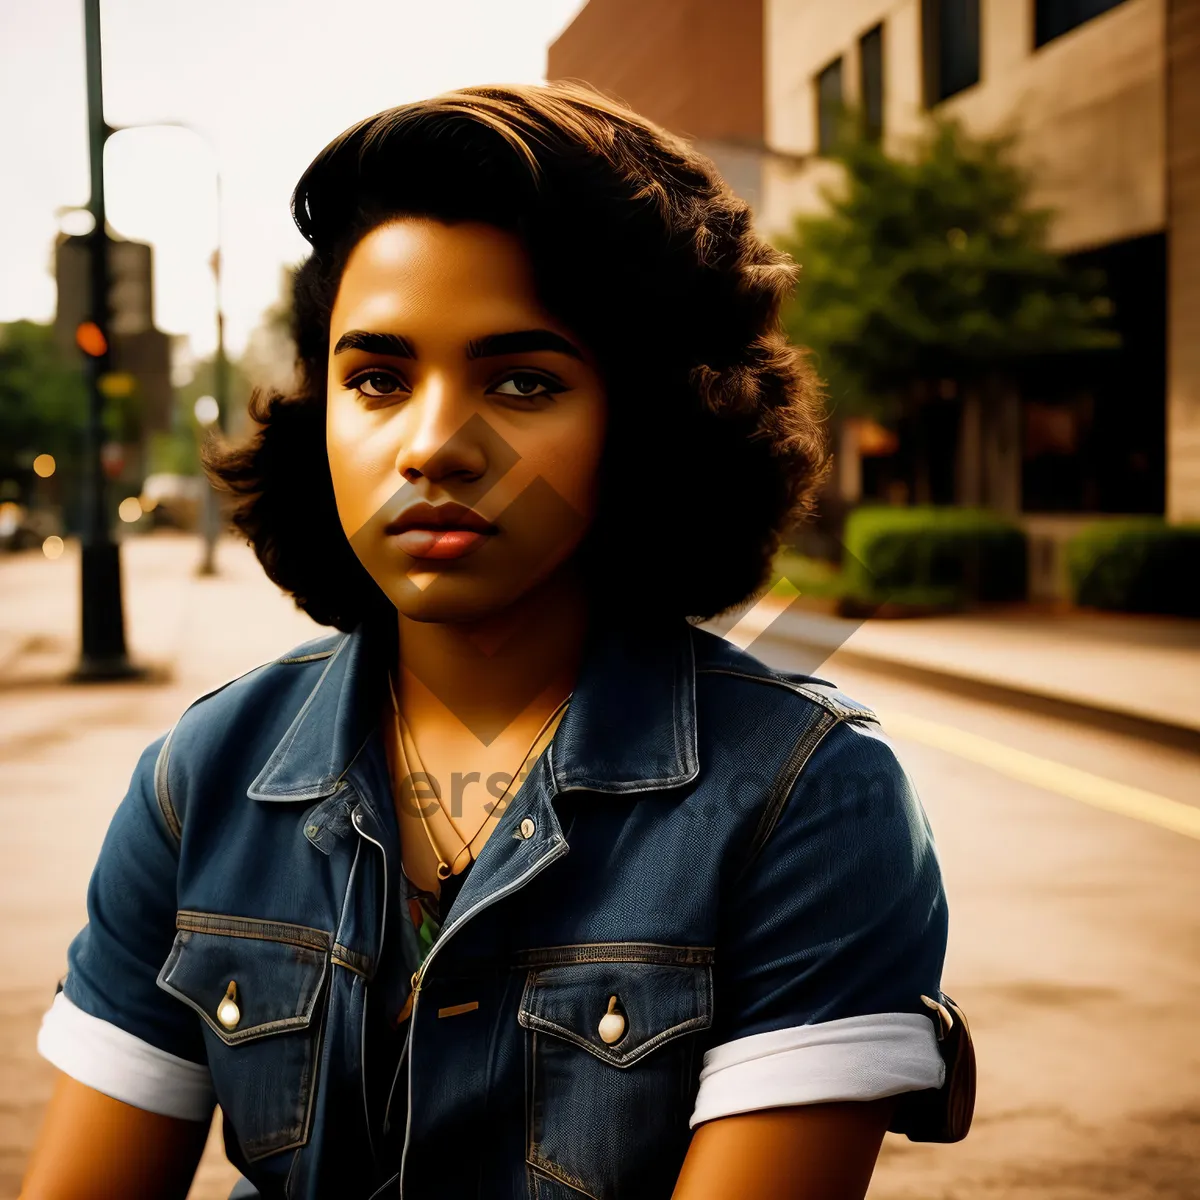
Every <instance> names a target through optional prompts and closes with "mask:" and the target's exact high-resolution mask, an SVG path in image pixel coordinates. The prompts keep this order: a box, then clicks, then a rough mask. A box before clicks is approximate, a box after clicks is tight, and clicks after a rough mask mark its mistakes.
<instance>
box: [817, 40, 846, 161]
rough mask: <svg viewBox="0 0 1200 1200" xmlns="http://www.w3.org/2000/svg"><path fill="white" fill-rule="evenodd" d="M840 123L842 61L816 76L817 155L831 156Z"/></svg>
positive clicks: (833, 63)
mask: <svg viewBox="0 0 1200 1200" xmlns="http://www.w3.org/2000/svg"><path fill="white" fill-rule="evenodd" d="M841 123H842V60H841V58H840V57H838V58H835V59H834V60H833V62H831V63H830V64H829V66H827V67H826V68H825V69H824V70H823V71H821V72H820V73H819V74H818V75H817V153H818V154H832V153H833V151H834V148H835V147H836V145H837V140H838V132H839V130H840V127H841Z"/></svg>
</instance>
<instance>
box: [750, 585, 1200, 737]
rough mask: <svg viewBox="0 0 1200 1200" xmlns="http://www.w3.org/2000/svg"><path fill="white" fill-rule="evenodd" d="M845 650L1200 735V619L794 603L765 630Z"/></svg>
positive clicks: (821, 657) (879, 664)
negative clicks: (832, 612)
mask: <svg viewBox="0 0 1200 1200" xmlns="http://www.w3.org/2000/svg"><path fill="white" fill-rule="evenodd" d="M764 636H765V637H767V638H778V637H784V638H787V639H788V640H789V641H790V642H792V643H793V644H795V643H799V644H801V645H803V646H806V647H807V648H809V649H810V651H811V652H812V655H813V664H812V671H813V673H814V674H817V675H820V674H821V672H822V670H832V669H833V668H826V667H824V665H823V664H824V662H825V660H826V659H828V658H829V657H830V656H831V655H833V654H835V653H836V654H837V657H838V659H839V660H841V661H843V662H846V663H848V664H849V663H854V664H856V665H861V666H864V667H868V668H876V669H886V670H889V671H891V672H893V673H901V674H906V675H909V676H910V677H912V678H913V679H914V680H917V681H924V682H928V683H932V684H934V685H942V686H957V687H959V688H963V687H967V688H971V687H974V688H976V689H979V690H981V691H986V692H990V693H992V694H993V695H997V696H998V697H1001V698H1005V699H1008V700H1011V701H1015V702H1022V700H1025V701H1028V702H1031V703H1032V702H1042V703H1049V704H1051V705H1053V706H1058V707H1060V708H1061V709H1062V710H1064V711H1066V712H1074V713H1075V714H1076V715H1082V716H1084V717H1085V718H1086V716H1087V715H1088V714H1091V715H1094V716H1097V717H1105V716H1107V717H1111V718H1115V719H1117V720H1124V721H1126V722H1128V723H1130V724H1135V725H1143V726H1145V728H1146V731H1147V732H1150V733H1153V732H1154V730H1155V729H1157V730H1158V731H1160V732H1161V734H1162V735H1163V736H1167V737H1170V736H1171V734H1172V733H1175V734H1177V735H1179V736H1180V737H1182V738H1184V739H1186V740H1190V739H1191V738H1192V736H1193V735H1195V736H1196V737H1197V738H1200V622H1197V621H1187V620H1183V619H1176V618H1168V617H1162V618H1154V617H1141V616H1130V615H1124V614H1111V615H1110V614H1098V613H1097V614H1090V613H1089V614H1071V615H1065V616H1049V615H1045V614H1041V613H1020V612H1005V613H996V614H963V615H954V616H946V617H922V618H914V619H910V620H868V621H854V620H849V619H844V618H839V617H831V616H825V615H823V614H818V613H812V612H807V611H803V610H799V609H789V610H787V611H786V612H784V613H783V614H782V615H781V616H780V617H779V618H778V619H777V620H776V621H775V622H774V623H773V624H772V625H771V626H770V628H769V629H768V630H767V631H766V632H765V634H764Z"/></svg>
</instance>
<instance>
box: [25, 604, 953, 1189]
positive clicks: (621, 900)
mask: <svg viewBox="0 0 1200 1200" xmlns="http://www.w3.org/2000/svg"><path fill="white" fill-rule="evenodd" d="M385 665H386V656H385V655H384V654H382V653H381V652H380V648H379V643H378V642H377V640H375V639H373V637H372V636H371V635H370V634H369V633H368V632H367V631H366V630H364V629H359V630H357V631H356V632H354V633H352V634H348V635H345V634H333V635H330V636H327V637H324V638H321V639H318V640H317V641H315V642H311V643H308V644H306V645H304V646H301V647H299V648H298V649H296V650H294V651H293V652H291V653H289V654H286V655H284V656H283V657H282V658H279V659H277V660H276V661H274V662H271V663H268V664H266V665H264V666H261V667H259V668H257V669H256V670H253V671H251V672H250V673H249V674H247V675H244V676H242V677H241V678H239V679H236V680H234V681H232V682H231V683H228V684H226V685H224V686H223V687H221V688H219V689H218V690H217V691H215V692H213V693H210V694H208V695H207V696H204V697H202V698H201V699H199V700H198V701H196V702H195V703H194V704H193V705H192V706H191V707H190V708H189V709H188V710H187V711H186V712H185V714H184V715H183V716H182V717H181V719H180V720H179V721H178V723H177V724H176V725H175V727H174V728H173V729H172V730H171V732H170V733H169V734H168V735H165V736H164V737H161V738H159V739H157V740H156V741H155V742H154V743H153V744H152V745H150V746H149V747H148V748H147V749H146V751H145V752H144V754H143V755H142V757H141V759H140V761H139V762H138V764H137V767H136V769H135V771H134V774H133V778H132V782H131V784H130V788H129V791H128V794H127V795H126V797H125V799H124V801H123V802H122V803H121V805H120V807H119V809H118V811H117V813H116V815H115V817H114V819H113V821H112V824H111V827H110V829H109V832H108V835H107V838H106V840H105V842H104V846H103V849H102V851H101V854H100V858H99V861H98V863H97V865H96V868H95V871H94V874H93V877H92V880H91V884H90V888H89V894H88V916H89V921H88V924H87V926H86V927H85V928H84V929H83V931H82V932H81V933H80V934H79V935H78V937H77V938H76V939H75V940H74V942H73V943H72V944H71V947H70V950H69V956H68V974H67V977H66V981H65V988H64V994H65V996H66V998H67V1000H68V1001H69V1002H70V1005H71V1006H73V1007H74V1009H76V1010H79V1011H80V1012H81V1013H83V1014H85V1017H84V1018H83V1019H85V1020H87V1021H90V1022H95V1024H94V1025H92V1026H89V1027H90V1028H94V1029H96V1030H99V1031H101V1032H103V1031H104V1030H112V1031H115V1032H114V1033H113V1036H114V1037H118V1038H128V1039H130V1040H129V1045H130V1046H131V1047H137V1048H140V1049H139V1053H144V1054H147V1055H151V1056H159V1057H160V1058H161V1060H162V1061H163V1062H164V1063H170V1062H179V1063H182V1064H183V1065H184V1066H185V1067H187V1066H191V1067H192V1069H193V1070H197V1071H200V1070H202V1069H203V1068H207V1072H208V1076H209V1077H210V1078H211V1086H212V1090H213V1091H214V1092H215V1098H216V1101H217V1103H219V1104H220V1106H221V1108H222V1110H223V1113H224V1117H225V1122H226V1125H225V1132H226V1145H227V1152H228V1154H229V1156H230V1158H231V1160H232V1161H233V1162H234V1163H235V1164H236V1165H237V1166H238V1167H239V1169H240V1170H241V1171H242V1172H243V1174H244V1175H245V1176H246V1177H247V1178H248V1179H250V1180H251V1181H253V1183H254V1184H255V1186H256V1187H258V1189H259V1190H260V1192H261V1193H262V1194H263V1195H264V1196H286V1197H290V1198H295V1200H299V1198H301V1197H306V1198H311V1197H317V1196H335V1197H367V1196H370V1195H373V1194H375V1193H376V1191H377V1190H378V1194H380V1195H396V1194H397V1190H398V1188H397V1181H396V1179H395V1175H396V1173H397V1171H398V1172H399V1175H400V1180H399V1184H400V1186H401V1187H402V1194H403V1195H404V1196H406V1197H411V1198H420V1197H424V1196H427V1195H428V1196H437V1197H438V1198H439V1200H452V1198H454V1197H468V1196H470V1197H484V1198H487V1200H493V1198H494V1200H501V1198H503V1200H517V1198H518V1197H519V1198H522V1200H528V1198H529V1197H540V1198H542V1200H551V1198H553V1200H571V1198H574V1200H578V1198H579V1197H580V1196H588V1197H593V1198H594V1200H613V1198H615V1197H625V1196H637V1197H653V1196H662V1197H667V1196H669V1195H670V1193H671V1190H672V1187H673V1185H674V1182H675V1179H676V1177H677V1175H678V1172H679V1169H680V1166H681V1164H682V1161H683V1158H684V1155H685V1153H686V1150H687V1147H688V1142H689V1140H690V1137H691V1136H692V1132H693V1127H694V1126H695V1125H696V1124H698V1123H699V1122H701V1121H703V1120H708V1119H712V1118H714V1117H719V1116H722V1115H726V1114H728V1113H731V1112H738V1111H746V1110H749V1109H754V1108H763V1107H771V1106H774V1105H779V1104H796V1103H811V1102H818V1101H822V1100H831V1099H869V1098H873V1097H875V1096H882V1095H901V1097H902V1101H904V1100H908V1099H912V1100H914V1101H915V1100H917V1099H920V1098H921V1096H925V1097H926V1098H928V1097H929V1096H933V1097H934V1098H935V1100H937V1098H938V1097H939V1096H940V1095H941V1094H942V1093H945V1091H946V1086H945V1082H944V1081H945V1079H946V1072H945V1068H944V1065H943V1061H942V1057H941V1056H940V1053H939V1041H938V1039H939V1038H940V1037H941V1034H942V1030H941V1028H940V1027H939V1024H938V1022H939V1016H938V1012H937V1009H938V1007H939V1006H940V1002H941V1001H942V1000H943V999H945V998H944V997H943V996H942V994H941V992H940V991H939V987H940V973H941V967H942V959H943V954H944V950H945V941H946V904H945V897H944V893H943V890H942V882H941V875H940V871H939V866H938V861H937V855H936V852H935V850H934V846H933V841H932V836H931V834H930V830H929V825H928V822H927V820H926V818H925V815H924V813H923V811H922V809H921V806H920V802H919V800H918V799H917V797H916V794H915V792H914V790H913V788H912V785H911V783H910V781H909V779H908V777H907V776H906V774H905V773H904V771H903V769H902V768H901V767H900V765H899V764H898V762H897V760H896V757H895V754H894V752H893V750H892V748H891V746H890V744H889V743H888V741H887V739H886V737H885V736H884V735H883V734H882V733H881V731H880V729H879V727H878V724H877V722H876V720H875V717H874V716H873V714H872V713H871V712H870V711H869V710H868V709H866V708H864V707H863V706H862V705H860V704H857V703H855V702H853V701H852V700H849V699H848V698H847V697H845V696H844V695H842V694H841V693H840V692H838V691H837V690H835V689H834V688H833V687H832V686H831V685H829V684H825V683H823V682H821V681H818V680H813V679H811V678H809V677H806V676H801V675H795V674H789V673H787V672H783V671H779V670H776V669H773V668H771V667H769V666H767V665H765V664H764V663H762V662H760V661H759V660H758V659H756V658H755V657H753V656H752V655H750V654H748V653H745V652H743V651H741V650H738V649H737V648H735V647H734V646H733V645H731V644H730V643H729V642H727V641H725V640H724V639H723V638H721V637H718V636H716V635H714V634H711V633H708V632H706V631H704V630H701V629H699V628H696V627H694V626H692V625H690V624H688V623H686V622H683V621H680V622H679V623H678V624H673V623H663V624H656V625H654V626H653V627H651V628H643V629H632V628H623V627H617V626H615V625H614V626H613V627H612V628H611V629H610V630H608V631H607V632H605V633H604V634H603V636H601V637H598V638H597V639H596V640H595V641H594V643H592V644H591V648H590V649H589V651H588V653H587V655H586V657H585V660H584V663H583V666H582V669H581V672H580V675H579V678H578V680H577V683H576V687H575V690H574V694H573V697H572V700H571V703H570V706H569V708H568V710H567V713H566V716H565V718H564V719H563V722H562V724H561V726H560V727H559V729H558V732H557V734H556V735H555V737H554V740H553V742H552V743H551V745H550V746H549V748H548V750H547V751H546V752H544V753H543V754H542V756H541V757H540V758H539V759H538V761H537V763H536V765H535V766H534V768H533V770H532V772H531V774H530V775H529V776H528V778H527V780H526V782H525V784H524V786H523V787H522V788H521V789H520V791H519V792H518V793H517V795H516V797H515V799H514V801H513V802H512V804H511V805H510V806H509V807H508V808H507V810H506V811H505V812H504V814H503V816H502V817H501V819H500V821H499V823H498V825H497V826H496V828H495V829H494V831H493V832H492V834H491V836H490V837H489V839H488V841H487V842H486V843H485V845H484V847H483V849H482V851H481V852H480V854H479V857H478V860H477V862H476V863H475V865H474V866H473V868H472V870H471V871H470V873H469V875H468V876H467V878H466V881H465V883H464V885H463V887H462V890H461V892H460V893H459V894H458V896H457V897H456V898H455V900H454V903H453V905H452V907H451V908H450V910H449V913H448V914H445V920H444V925H443V928H442V932H441V935H440V937H439V938H438V940H437V942H436V943H435V944H434V946H433V949H432V951H431V952H430V953H429V955H428V957H427V958H426V960H425V962H424V964H423V966H422V968H421V970H420V972H419V974H418V975H417V976H416V977H414V980H413V982H414V983H415V986H416V996H415V997H414V1003H413V1006H412V1009H411V1016H410V1018H409V1041H408V1045H407V1052H406V1055H405V1064H404V1070H403V1071H402V1072H401V1073H400V1078H399V1086H401V1087H403V1088H404V1089H405V1092H406V1100H407V1127H406V1129H405V1131H404V1141H403V1154H402V1166H401V1165H400V1164H389V1163H386V1162H383V1161H381V1160H380V1157H379V1152H380V1147H379V1145H378V1138H377V1135H376V1131H375V1130H374V1129H373V1128H372V1124H371V1122H370V1121H369V1119H368V1113H367V1112H366V1111H365V1102H366V1101H365V1098H366V1094H367V1080H366V1076H367V1075H369V1074H370V1073H371V1072H372V1070H376V1069H383V1068H382V1067H381V1066H380V1064H377V1063H374V1062H372V1061H370V1054H369V1052H367V1051H366V1048H365V1047H364V1031H365V1029H366V1028H367V1021H366V1019H365V1011H364V1008H365V1005H366V1004H368V1003H369V1002H370V994H371V981H372V978H373V976H374V975H375V972H376V969H377V966H378V964H379V962H380V955H381V950H382V949H383V947H384V945H385V944H390V943H389V941H388V940H389V939H392V938H394V937H396V933H395V931H393V930H392V929H390V928H387V927H386V926H387V922H386V920H385V916H384V914H385V912H386V911H387V910H386V907H385V905H384V903H383V899H382V898H383V897H384V895H385V889H386V880H387V874H388V873H389V872H395V871H397V870H398V869H399V864H398V862H397V861H396V860H395V856H394V854H392V853H391V852H389V850H388V849H386V848H385V847H386V845H387V841H386V839H385V837H384V836H383V831H384V829H385V823H386V821H387V820H388V819H393V820H394V818H393V817H391V814H390V813H389V811H388V806H390V805H391V803H392V790H391V787H390V783H389V778H388V768H387V763H386V756H385V751H384V747H383V743H382V741H381V735H380V731H379V721H378V714H379V711H380V709H379V696H380V691H379V689H380V686H381V684H380V681H381V679H382V678H384V668H385ZM230 1000H232V1001H233V1003H234V1005H235V1007H234V1008H232V1009H231V1008H229V1007H228V1003H227V1002H228V1001H230ZM56 1003H57V1002H56ZM223 1005H224V1006H225V1007H223ZM942 1011H943V1012H944V1011H945V1010H944V1009H943V1010H942ZM231 1015H235V1016H236V1019H235V1020H233V1019H231ZM605 1017H610V1018H612V1019H610V1020H609V1021H608V1022H607V1025H602V1022H603V1021H604V1018H605ZM101 1022H102V1023H103V1026H101V1025H100V1023H101ZM133 1039H136V1041H134V1040H133ZM64 1040H65V1041H66V1042H68V1043H69V1042H70V1040H71V1039H70V1036H67V1037H66V1038H65V1039H63V1038H59V1039H58V1041H57V1042H55V1039H53V1038H51V1039H49V1042H48V1044H49V1043H55V1044H58V1043H61V1042H63V1041H64ZM103 1041H104V1038H103V1037H100V1038H99V1039H98V1040H97V1044H99V1042H103ZM43 1052H44V1053H47V1056H48V1057H51V1058H52V1059H53V1060H54V1061H57V1062H58V1063H59V1065H60V1066H62V1067H63V1069H64V1070H67V1071H68V1072H69V1073H75V1074H76V1075H77V1077H81V1078H84V1079H85V1082H91V1083H92V1085H93V1086H97V1087H99V1088H100V1090H106V1088H105V1083H104V1073H103V1070H102V1069H101V1068H96V1070H94V1071H92V1073H91V1074H89V1073H88V1070H84V1069H82V1068H81V1069H80V1070H79V1071H73V1070H72V1065H71V1064H72V1061H73V1058H72V1055H73V1054H74V1053H75V1051H73V1050H71V1049H70V1048H68V1050H66V1051H62V1050H59V1051H58V1052H57V1057H56V1054H55V1053H54V1052H51V1051H47V1050H46V1049H43ZM80 1053H82V1051H80ZM388 1069H390V1068H388ZM108 1090H110V1094H118V1095H119V1094H120V1089H119V1088H117V1087H113V1088H112V1089H108ZM133 1102H135V1103H137V1102H139V1101H137V1100H136V1098H135V1099H134V1101H133ZM210 1104H211V1101H210ZM147 1106H149V1104H147ZM163 1111H172V1110H171V1108H170V1106H169V1105H167V1106H166V1107H165V1108H164V1110H163ZM904 1111H905V1109H904V1107H903V1104H902V1105H901V1108H900V1109H898V1112H899V1113H901V1114H903V1113H904ZM896 1128H905V1126H904V1121H903V1119H902V1117H898V1118H897V1125H896ZM907 1131H908V1132H910V1136H918V1137H919V1136H922V1135H921V1134H920V1133H919V1132H917V1133H913V1132H912V1128H911V1127H910V1128H908V1130H907ZM926 1136H936V1135H926Z"/></svg>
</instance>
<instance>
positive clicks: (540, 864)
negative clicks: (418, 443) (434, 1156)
mask: <svg viewBox="0 0 1200 1200" xmlns="http://www.w3.org/2000/svg"><path fill="white" fill-rule="evenodd" d="M550 800H553V797H550ZM569 849H570V846H568V845H567V842H566V839H565V838H564V839H561V840H560V841H559V842H558V844H557V845H555V846H553V847H551V849H550V850H549V851H547V852H546V853H545V854H543V855H542V857H541V858H539V859H538V860H537V861H536V862H533V863H531V864H530V865H529V866H528V867H527V868H526V869H525V871H524V872H523V873H522V874H520V875H518V876H517V878H516V879H514V880H513V881H512V883H510V884H509V885H508V886H507V887H503V888H501V889H500V890H499V891H496V892H492V893H491V895H488V896H484V897H483V899H481V900H478V901H476V903H475V904H474V905H473V906H472V907H471V908H469V909H467V911H466V912H465V913H463V915H462V917H460V918H459V920H458V921H456V922H455V923H454V925H452V926H451V927H450V929H449V930H448V931H447V932H446V934H445V936H443V937H439V938H438V939H437V941H436V942H434V943H433V945H432V946H431V947H430V948H429V953H428V954H427V955H426V956H425V961H424V962H423V963H422V964H421V965H420V967H419V968H418V969H417V970H416V971H415V972H414V973H413V977H412V991H413V1006H412V1012H411V1013H409V1016H408V1041H407V1043H406V1044H407V1046H408V1111H407V1112H406V1113H405V1116H404V1149H403V1150H402V1151H401V1152H400V1188H399V1191H400V1196H401V1200H403V1196H404V1167H405V1164H406V1163H407V1162H408V1139H409V1135H410V1134H411V1132H412V1111H413V1105H412V1077H413V1056H414V1053H415V1052H414V1049H413V1045H412V1042H413V1035H414V1032H415V1030H416V1027H417V1008H418V1006H419V1005H420V1002H421V980H422V979H423V978H424V977H425V975H426V973H427V972H428V970H429V964H430V963H431V962H433V959H434V957H435V955H436V954H437V952H438V951H439V950H440V949H441V948H442V947H443V946H444V945H445V944H446V943H447V942H448V941H449V940H450V939H451V938H452V937H453V936H454V935H455V934H456V933H457V932H458V931H459V930H460V929H461V928H462V927H463V926H464V925H465V924H466V923H467V922H468V921H469V920H470V919H471V918H472V917H473V916H475V914H476V913H479V912H482V911H483V910H484V909H485V908H489V907H490V906H491V905H493V904H495V903H496V901H497V900H502V899H504V897H505V896H508V895H510V894H511V893H513V892H515V891H516V890H517V889H518V888H521V887H524V885H525V884H526V883H528V882H529V880H531V879H532V878H533V877H534V876H535V875H538V874H539V873H540V872H542V871H543V870H545V868H546V867H548V866H549V865H550V864H551V863H552V862H554V861H555V860H556V859H559V858H562V856H563V855H564V854H566V853H567V851H568V850H569Z"/></svg>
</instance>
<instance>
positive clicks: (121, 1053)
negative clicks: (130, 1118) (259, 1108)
mask: <svg viewBox="0 0 1200 1200" xmlns="http://www.w3.org/2000/svg"><path fill="white" fill-rule="evenodd" d="M37 1048H38V1053H39V1054H40V1055H41V1056H42V1057H43V1058H45V1059H46V1060H47V1061H49V1062H50V1063H52V1064H53V1065H54V1066H56V1067H57V1068H58V1069H59V1070H60V1071H62V1072H63V1073H64V1074H66V1075H69V1076H70V1077H71V1078H72V1079H75V1080H77V1081H78V1082H79V1083H82V1084H84V1085H86V1086H87V1087H90V1088H94V1089H95V1090H96V1091H98V1092H103V1093H104V1095H106V1096H111V1097H112V1098H113V1099H114V1100H120V1101H122V1102H123V1103H125V1104H131V1105H133V1107H134V1108H142V1109H145V1110H146V1111H147V1112H153V1113H159V1114H161V1115H162V1116H164V1117H178V1118H181V1119H182V1120H185V1121H207V1120H209V1118H210V1117H211V1116H212V1111H213V1106H214V1105H215V1103H216V1096H215V1094H214V1092H213V1086H212V1078H211V1076H210V1075H209V1071H208V1067H207V1066H205V1065H204V1064H203V1063H194V1062H190V1061H189V1060H188V1059H186V1058H177V1057H176V1056H175V1055H174V1054H168V1053H167V1052H166V1051H165V1050H160V1049H158V1047H157V1046H151V1045H150V1044H149V1043H148V1042H144V1041H142V1040H141V1038H137V1037H134V1035H133V1034H132V1033H127V1032H126V1031H125V1030H124V1029H119V1028H118V1027H117V1026H116V1025H112V1024H110V1023H109V1022H108V1021H102V1020H100V1018H99V1017H93V1016H92V1015H91V1014H90V1013H86V1012H84V1011H83V1009H81V1008H79V1007H77V1006H76V1005H74V1004H72V1003H71V1001H70V1000H68V999H67V996H66V993H65V992H59V993H58V995H57V996H55V997H54V1003H53V1004H52V1005H51V1006H50V1008H49V1010H48V1011H47V1013H46V1014H45V1016H44V1017H42V1026H41V1029H40V1030H39V1031H38V1039H37Z"/></svg>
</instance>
